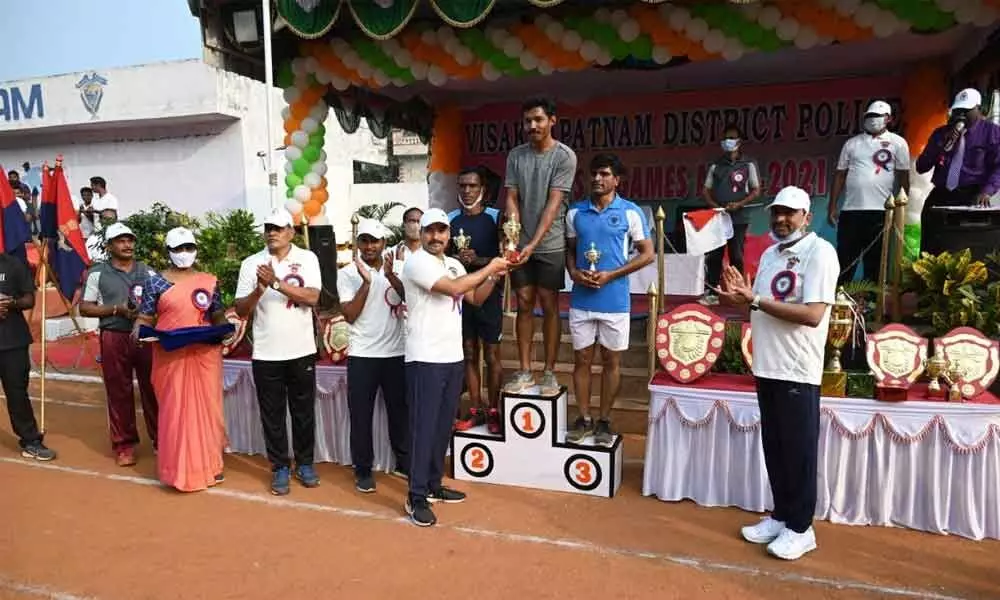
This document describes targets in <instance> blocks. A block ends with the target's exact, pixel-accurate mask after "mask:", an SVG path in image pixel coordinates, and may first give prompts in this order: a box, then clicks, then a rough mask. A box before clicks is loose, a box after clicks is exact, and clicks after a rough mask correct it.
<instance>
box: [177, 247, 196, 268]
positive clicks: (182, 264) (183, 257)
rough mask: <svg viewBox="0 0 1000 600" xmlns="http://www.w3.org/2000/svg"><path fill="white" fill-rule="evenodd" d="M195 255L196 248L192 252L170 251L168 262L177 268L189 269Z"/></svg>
mask: <svg viewBox="0 0 1000 600" xmlns="http://www.w3.org/2000/svg"><path fill="white" fill-rule="evenodd" d="M196 256H198V251H197V250H195V251H194V252H170V262H172V263H174V266H175V267H177V268H178V269H190V268H191V266H192V265H193V264H194V259H195V257H196Z"/></svg>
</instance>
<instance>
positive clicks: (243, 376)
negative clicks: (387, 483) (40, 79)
mask: <svg viewBox="0 0 1000 600" xmlns="http://www.w3.org/2000/svg"><path fill="white" fill-rule="evenodd" d="M223 393H224V395H223V403H224V408H225V414H226V432H227V434H228V435H229V448H228V450H229V452H235V453H239V454H265V448H264V432H263V430H262V428H261V423H260V411H259V409H258V405H257V391H256V388H255V387H254V384H253V371H252V368H251V366H250V361H249V360H226V361H224V362H223ZM372 429H373V432H372V433H373V439H374V442H375V468H376V469H379V470H383V471H387V472H388V471H391V470H392V468H393V467H394V466H395V458H394V457H393V455H392V449H391V448H390V446H389V435H388V420H387V417H386V412H385V403H384V402H383V400H382V393H381V392H379V394H378V397H377V398H376V400H375V418H374V421H373V424H372ZM288 435H289V441H291V424H290V421H289V434H288ZM350 439H351V423H350V417H349V413H348V408H347V367H346V366H345V365H333V364H323V363H320V364H317V365H316V458H315V459H316V462H333V463H338V464H342V465H350V464H351V444H350Z"/></svg>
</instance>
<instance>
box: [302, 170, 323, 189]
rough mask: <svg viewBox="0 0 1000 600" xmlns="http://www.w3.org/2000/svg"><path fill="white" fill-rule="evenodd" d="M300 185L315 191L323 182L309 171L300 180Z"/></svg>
mask: <svg viewBox="0 0 1000 600" xmlns="http://www.w3.org/2000/svg"><path fill="white" fill-rule="evenodd" d="M302 183H304V184H306V185H308V186H309V188H310V189H316V188H317V187H319V184H321V183H323V180H322V178H320V176H319V175H317V174H316V173H313V172H311V171H310V172H309V173H306V175H305V177H303V178H302Z"/></svg>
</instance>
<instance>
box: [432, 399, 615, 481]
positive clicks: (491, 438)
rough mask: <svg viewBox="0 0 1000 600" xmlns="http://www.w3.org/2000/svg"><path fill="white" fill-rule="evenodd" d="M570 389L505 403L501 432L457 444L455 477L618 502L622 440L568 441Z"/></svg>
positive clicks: (478, 432) (462, 437)
mask: <svg viewBox="0 0 1000 600" xmlns="http://www.w3.org/2000/svg"><path fill="white" fill-rule="evenodd" d="M566 400H567V392H566V388H565V387H562V388H561V389H560V391H559V393H558V394H556V395H553V396H543V395H541V394H540V393H539V392H538V388H537V387H535V388H531V389H529V390H528V391H527V392H523V393H517V394H510V393H506V392H504V393H503V394H502V395H501V398H500V404H501V406H500V415H501V417H502V421H501V425H502V427H501V432H500V434H499V435H494V434H490V433H489V432H488V431H487V429H486V426H485V425H481V426H479V427H474V428H472V429H469V430H467V431H456V432H455V433H454V434H453V436H452V439H451V457H452V471H453V477H454V478H455V479H458V480H460V481H476V482H483V483H493V484H498V485H513V486H518V487H526V488H533V489H541V490H552V491H556V492H573V493H577V494H586V495H588V496H598V497H604V498H613V497H614V495H615V493H616V492H617V491H618V487H619V486H620V485H621V481H622V437H621V436H620V435H616V436H615V441H614V444H613V445H612V446H611V447H610V448H609V447H604V446H598V445H597V444H595V443H594V440H593V437H587V438H585V439H584V440H583V441H581V442H580V443H578V444H572V443H568V442H566V415H567V412H566V408H567V407H566Z"/></svg>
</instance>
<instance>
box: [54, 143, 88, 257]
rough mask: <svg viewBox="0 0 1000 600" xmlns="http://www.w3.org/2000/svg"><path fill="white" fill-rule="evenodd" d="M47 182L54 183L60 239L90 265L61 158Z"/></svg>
mask: <svg viewBox="0 0 1000 600" xmlns="http://www.w3.org/2000/svg"><path fill="white" fill-rule="evenodd" d="M49 183H50V184H54V185H51V187H53V188H55V189H54V193H55V203H56V224H57V226H58V227H59V233H60V234H61V235H60V238H61V240H60V241H65V243H66V244H68V245H69V246H70V247H71V248H73V250H75V251H76V253H77V254H79V255H80V258H82V259H83V263H84V264H85V265H87V266H90V258H89V256H88V254H87V244H86V242H85V241H84V239H83V232H82V231H80V223H79V221H77V219H76V216H77V213H76V210H75V209H74V208H73V197H72V196H71V195H70V193H69V185H68V184H67V183H66V176H65V175H64V174H63V168H62V160H61V159H60V160H57V161H56V168H55V171H54V173H52V175H51V176H50V178H49Z"/></svg>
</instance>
